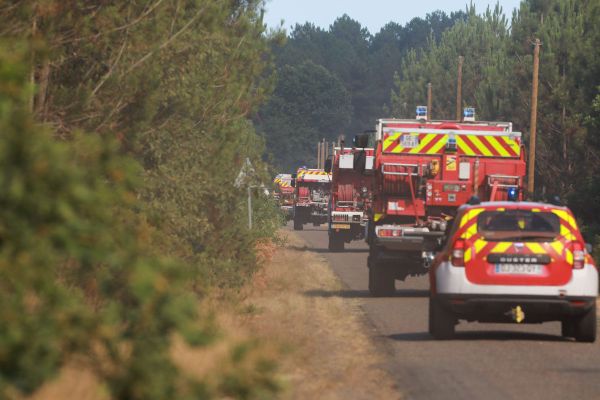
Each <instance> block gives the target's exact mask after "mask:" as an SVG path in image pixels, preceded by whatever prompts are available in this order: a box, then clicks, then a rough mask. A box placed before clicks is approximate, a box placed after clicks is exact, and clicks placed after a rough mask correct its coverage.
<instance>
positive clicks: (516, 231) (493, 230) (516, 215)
mask: <svg viewBox="0 0 600 400" xmlns="http://www.w3.org/2000/svg"><path fill="white" fill-rule="evenodd" d="M477 230H478V232H479V233H480V234H481V235H482V236H483V237H484V238H485V239H487V240H538V239H539V240H547V239H549V238H554V237H556V236H558V235H559V233H560V221H559V219H558V216H556V215H555V214H553V213H551V212H542V211H539V212H534V211H531V210H505V211H484V212H482V213H481V214H479V216H478V217H477Z"/></svg>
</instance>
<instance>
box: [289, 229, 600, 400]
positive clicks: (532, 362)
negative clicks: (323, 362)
mask: <svg viewBox="0 0 600 400" xmlns="http://www.w3.org/2000/svg"><path fill="white" fill-rule="evenodd" d="M296 233H298V234H299V235H300V236H301V237H302V238H303V239H304V240H305V241H306V242H307V243H308V249H307V251H314V252H317V253H320V254H321V255H322V256H324V257H325V258H326V259H327V260H328V261H329V263H330V265H331V267H332V268H333V270H334V271H335V272H336V273H337V275H338V276H339V277H340V278H341V280H342V281H343V283H344V284H345V286H346V287H347V289H345V290H341V291H339V292H322V291H312V292H308V293H306V294H307V295H308V296H340V297H346V298H357V299H359V300H358V301H359V303H360V304H361V307H362V309H363V310H364V312H365V315H366V318H367V319H368V322H369V323H370V325H371V326H372V327H373V337H374V339H375V340H376V342H377V343H378V345H379V347H380V348H381V349H383V351H385V352H386V353H387V355H388V356H389V357H387V364H386V365H385V366H384V368H385V369H387V370H388V371H389V372H390V373H391V374H392V376H393V377H394V378H395V379H396V380H397V383H398V386H399V388H400V390H401V391H402V392H403V393H404V395H405V397H406V398H408V399H486V400H492V399H528V400H535V399H544V400H550V399H561V400H564V399H585V400H590V399H600V340H599V341H598V342H597V343H594V344H583V343H576V342H573V341H571V340H566V339H563V338H562V337H561V336H560V324H559V323H557V322H552V323H545V324H537V325H525V324H524V325H517V324H478V323H466V322H461V323H460V324H459V325H458V326H457V335H456V339H454V340H451V341H435V340H433V339H432V338H431V337H430V336H429V334H428V333H427V318H428V307H427V304H428V303H427V301H428V289H429V282H428V281H427V279H426V277H425V276H423V277H418V278H407V280H406V281H404V282H401V281H396V289H397V290H396V295H395V296H394V297H389V298H371V297H370V296H369V293H368V290H367V273H368V271H367V267H366V265H367V246H366V244H365V243H364V242H362V241H361V242H352V243H351V244H350V245H348V244H347V245H346V251H345V252H343V253H330V252H329V251H328V250H327V231H326V229H325V228H324V226H323V227H320V228H313V227H312V226H309V225H305V227H304V231H298V232H296Z"/></svg>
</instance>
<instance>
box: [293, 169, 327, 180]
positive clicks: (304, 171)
mask: <svg viewBox="0 0 600 400" xmlns="http://www.w3.org/2000/svg"><path fill="white" fill-rule="evenodd" d="M305 175H318V176H327V175H330V174H329V173H327V172H325V171H322V170H312V169H302V170H300V171H298V178H300V177H302V176H305Z"/></svg>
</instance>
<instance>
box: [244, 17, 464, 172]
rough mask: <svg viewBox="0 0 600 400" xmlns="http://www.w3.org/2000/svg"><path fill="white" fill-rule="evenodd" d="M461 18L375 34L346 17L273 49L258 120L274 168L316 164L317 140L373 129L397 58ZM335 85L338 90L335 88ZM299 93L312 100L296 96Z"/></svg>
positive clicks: (297, 32) (298, 33) (303, 30)
mask: <svg viewBox="0 0 600 400" xmlns="http://www.w3.org/2000/svg"><path fill="white" fill-rule="evenodd" d="M464 18H465V13H464V12H456V13H452V14H451V15H450V16H448V15H447V14H445V13H443V12H441V11H436V12H433V13H431V14H428V15H427V16H426V17H425V18H414V19H413V20H411V21H410V22H409V23H407V24H406V25H405V26H402V25H399V24H397V23H395V22H390V23H388V24H387V25H385V26H384V27H383V28H382V29H381V30H380V31H379V32H378V33H377V34H375V35H372V34H371V33H369V32H368V30H367V29H366V28H364V27H362V26H361V24H360V23H359V22H357V21H355V20H353V19H351V18H350V17H348V16H347V15H344V16H342V17H340V18H338V19H337V20H335V21H334V23H333V24H332V25H331V26H330V27H329V29H328V30H323V29H321V28H318V27H315V26H314V25H313V24H310V23H306V24H304V25H296V26H295V28H294V29H293V30H292V32H290V34H289V38H288V40H287V41H286V42H285V44H284V45H283V46H277V47H275V49H274V51H275V54H276V64H277V73H278V81H277V82H278V83H277V86H276V89H275V93H274V95H273V96H272V97H271V98H270V100H269V102H268V103H267V104H266V105H265V106H264V107H263V108H261V110H260V111H259V113H258V114H257V116H256V118H255V121H256V123H257V127H258V129H259V130H260V131H261V132H262V133H263V134H264V135H265V137H266V141H267V145H268V151H269V153H270V154H271V155H272V157H273V160H274V162H275V163H276V165H277V166H278V167H279V168H280V169H282V170H284V171H293V170H294V169H295V168H297V167H298V166H300V165H308V166H313V165H314V164H315V159H316V142H317V140H319V139H322V138H325V139H327V140H328V141H335V140H337V138H338V137H339V135H342V134H343V135H345V137H346V140H347V141H348V142H349V141H350V139H351V138H352V137H353V136H354V135H355V134H357V133H361V132H363V131H364V130H367V129H373V127H374V125H375V119H376V118H379V117H381V116H382V115H387V114H388V113H389V106H390V93H391V91H392V88H393V79H394V73H395V71H397V70H398V67H399V65H400V62H401V60H402V57H403V56H404V55H405V54H406V53H407V52H409V51H410V50H411V49H420V48H423V47H425V46H427V45H428V43H436V42H437V41H438V40H439V39H440V37H441V35H442V32H444V31H445V30H447V29H448V28H449V27H451V26H453V25H454V24H455V23H456V22H457V21H460V20H462V19H464ZM306 63H309V65H310V67H309V66H307V65H306ZM307 68H311V69H312V70H313V71H314V72H313V73H314V74H316V75H317V76H314V77H311V78H310V81H307V80H303V79H299V78H298V77H304V78H305V79H309V74H308V73H307ZM318 71H321V72H319V73H318V74H317V72H318ZM335 82H339V83H340V84H341V86H342V87H341V89H335V90H332V85H334V84H335V85H338V84H337V83H335ZM321 87H327V88H328V89H327V90H323V89H322V88H321ZM315 90H317V92H315ZM298 93H310V95H307V96H306V97H304V96H302V98H298V96H297V94H298Z"/></svg>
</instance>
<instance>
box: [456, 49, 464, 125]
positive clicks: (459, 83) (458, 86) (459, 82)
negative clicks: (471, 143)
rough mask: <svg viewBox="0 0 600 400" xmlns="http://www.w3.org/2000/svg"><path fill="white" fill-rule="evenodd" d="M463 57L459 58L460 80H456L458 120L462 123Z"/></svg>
mask: <svg viewBox="0 0 600 400" xmlns="http://www.w3.org/2000/svg"><path fill="white" fill-rule="evenodd" d="M464 59H465V58H464V57H463V56H458V78H457V80H456V120H457V121H461V120H462V118H461V116H462V110H461V108H462V67H463V61H464Z"/></svg>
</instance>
